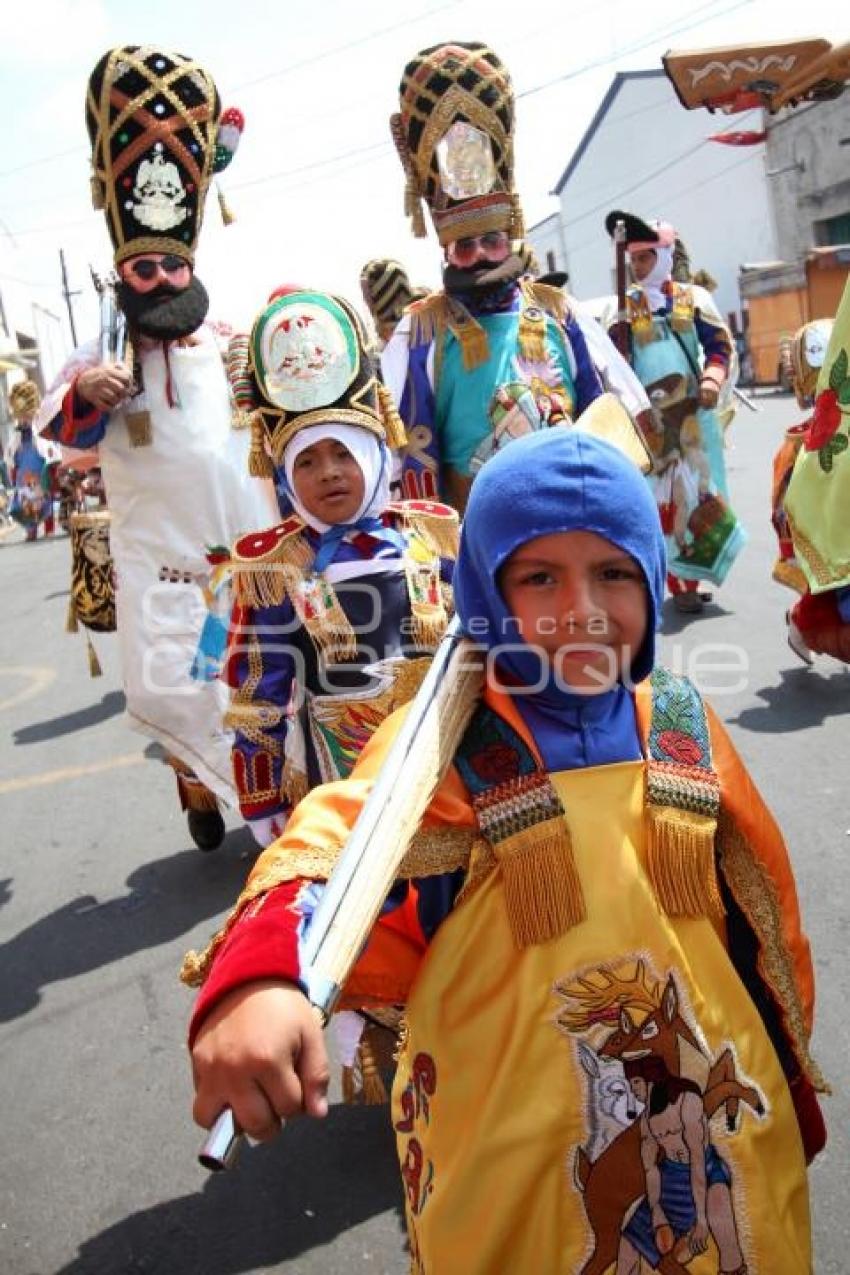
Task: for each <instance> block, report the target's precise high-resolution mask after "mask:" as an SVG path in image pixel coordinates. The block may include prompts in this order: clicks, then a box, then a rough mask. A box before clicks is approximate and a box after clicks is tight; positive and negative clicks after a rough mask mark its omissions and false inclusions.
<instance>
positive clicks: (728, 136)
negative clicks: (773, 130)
mask: <svg viewBox="0 0 850 1275" xmlns="http://www.w3.org/2000/svg"><path fill="white" fill-rule="evenodd" d="M766 137H767V133H756V132H750V133H712V134H711V135H710V136H709V137H708V139H707V140H708V141H709V142H722V143H723V145H724V146H757V145H758V143H759V142H763V141H764V139H765V138H766Z"/></svg>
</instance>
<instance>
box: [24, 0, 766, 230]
mask: <svg viewBox="0 0 850 1275" xmlns="http://www.w3.org/2000/svg"><path fill="white" fill-rule="evenodd" d="M458 2H459V0H454V3H458ZM717 3H718V0H710V3H709V4H708V5H703V6H702V9H698V10H696V12H697V13H701V12H703V11H704V10H705V9H706V8H711V7H713V6H714V5H715V4H717ZM752 3H754V0H738V2H737V3H736V4H734V5H732V6H731V7H730V8H727V9H724V10H721V11H720V12H718V13H714V14H709V15H707V16H705V17H703V18H700V19H699V20H698V21H697V22H689V23H688V24H687V25H685V26H679V27H676V28H675V29H673V30H668V29H667V28H666V27H662V28H659V29H658V30H657V31H656V32H655V33H654V34H653V35H651V36H650V37H648V38H647V40H645V41H644V42H642V43H641V44H639V45H633V46H628V47H627V48H626V49H621V50H618V51H617V52H616V53H613V54H610V55H608V56H607V57H605V58H600V59H598V60H597V61H596V62H589V63H585V64H584V65H583V66H581V67H577V68H574V69H573V70H572V71H568V72H567V73H566V74H565V75H562V76H558V77H557V78H556V79H554V80H548V81H545V82H543V83H541V84H538V85H535V86H533V87H532V88H530V89H525V90H523V91H522V92H521V93H518V94H516V97H517V99H520V98H525V97H530V96H531V95H533V94H535V93H538V92H541V91H542V90H543V89H546V88H550V87H552V86H553V85H555V84H559V83H562V82H564V81H566V80H570V79H575V78H578V77H579V76H581V75H583V74H584V73H585V72H586V71H589V70H593V69H595V68H597V67H599V66H604V65H606V64H610V63H611V62H617V61H619V60H620V59H621V58H623V57H625V56H627V55H628V54H629V53H632V52H637V51H639V49H643V48H646V47H648V46H649V45H651V44H654V43H655V42H656V41H657V40H658V39H662V38H664V37H665V36H666V35H676V34H681V33H682V32H684V31H690V30H692V29H694V28H695V27H699V26H702V25H704V23H705V22H707V21H713V20H714V18H716V17H723V16H724V15H726V14H728V13H731V12H733V11H735V10H736V9H741V8H743V7H745V6H746V5H748V4H752ZM450 7H452V5H444V6H443V8H450ZM430 12H431V13H435V12H440V10H431V11H430ZM421 16H423V17H424V16H428V15H421ZM416 20H419V19H416ZM405 25H409V23H408V22H404V23H398V24H396V25H395V26H393V27H387V28H384V29H383V30H382V31H380V32H375V33H373V34H372V35H371V36H370V37H368V38H369V39H374V38H377V36H379V35H381V34H386V32H387V31H390V30H396V29H398V27H399V26H405ZM364 42H365V37H364V39H363V40H360V41H353V42H351V44H350V45H344V46H340V48H339V49H336V50H331V51H329V52H327V53H325V54H323V55H321V56H322V57H332V56H334V54H335V53H337V52H340V51H341V50H342V49H344V48H348V47H353V46H354V45H356V44H362V43H364ZM317 60H319V55H316V58H314V59H306V60H305V61H304V63H303V64H304V65H306V64H307V62H309V61H317ZM300 65H302V63H293V64H292V66H290V67H288V68H286V69H285V70H286V71H289V70H292V69H293V68H294V67H295V66H300ZM284 73H285V72H284V71H281V72H274V73H273V74H274V75H278V74H284ZM261 78H263V79H266V78H271V76H268V77H261ZM256 82H258V81H252V83H256ZM243 87H245V86H244V85H243ZM384 147H387V149H388V146H387V143H384V142H380V143H377V142H373V143H371V144H370V145H368V146H365V147H355V148H352V149H350V150H347V151H341V152H340V153H339V154H337V155H334V156H332V157H330V158H329V159H325V160H315V161H313V162H312V163H310V164H305V165H302V166H301V167H299V168H294V169H281V170H279V171H278V172H276V173H267V174H264V175H263V176H262V177H259V178H255V179H250V180H249V181H246V182H240V183H239V184H234V185H233V186H229V187H228V189H232V190H238V189H246V188H248V187H249V186H254V185H259V184H265V183H267V182H270V181H273V180H275V179H277V178H279V177H288V176H292V175H295V174H298V173H301V172H306V171H308V170H312V169H315V168H321V167H327V166H328V165H329V164H335V163H340V162H345V161H346V160H349V159H350V158H352V157H355V156H358V155H360V154H364V153H366V152H368V151H377V150H378V149H384ZM66 153H67V152H66ZM40 162H46V161H33V165H34V164H35V163H40ZM671 162H678V160H676V161H671ZM31 166H32V165H31ZM9 171H12V170H9ZM5 175H7V174H3V173H0V177H2V176H5ZM623 193H625V194H628V193H629V192H628V191H625V192H623ZM85 224H87V223H86V222H82V221H74V222H65V223H58V224H56V225H54V226H52V227H42V228H39V229H36V230H24V231H15V232H14V233H15V234H18V235H22V236H23V235H33V234H45V233H47V232H48V231H49V230H64V229H74V228H76V227H77V226H81V225H85Z"/></svg>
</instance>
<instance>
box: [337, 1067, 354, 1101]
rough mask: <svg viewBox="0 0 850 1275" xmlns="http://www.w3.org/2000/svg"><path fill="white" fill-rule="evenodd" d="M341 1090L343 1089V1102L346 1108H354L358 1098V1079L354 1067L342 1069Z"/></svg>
mask: <svg viewBox="0 0 850 1275" xmlns="http://www.w3.org/2000/svg"><path fill="white" fill-rule="evenodd" d="M340 1088H341V1089H342V1101H343V1102H344V1103H345V1104H346V1106H348V1107H353V1106H354V1104H355V1103H356V1102H357V1098H358V1089H357V1078H356V1076H355V1073H354V1068H353V1067H343V1068H342V1072H341V1075H340Z"/></svg>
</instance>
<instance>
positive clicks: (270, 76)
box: [0, 0, 460, 178]
mask: <svg viewBox="0 0 850 1275" xmlns="http://www.w3.org/2000/svg"><path fill="white" fill-rule="evenodd" d="M458 4H460V0H449V3H447V4H443V5H440V7H439V8H437V9H428V10H426V11H425V12H424V13H420V14H419V15H418V16H417V17H413V18H411V17H406V18H405V19H404V20H403V21H401V22H396V23H394V24H393V25H392V26H388V27H381V29H380V30H379V31H370V32H369V33H368V34H367V35H364V36H361V37H360V38H359V39H357V40H350V41H349V42H348V43H346V44H340V45H337V46H336V48H333V49H326V50H325V51H324V52H323V53H315V54H313V55H312V56H311V57H308V58H301V59H300V61H298V62H290V63H289V65H288V66H284V67H281V68H280V69H279V70H277V71H269V72H268V73H267V74H265V75H259V76H257V77H256V78H255V79H253V80H243V81H242V83H241V84H237V85H235V86H234V88H233V92H234V93H240V92H241V91H242V90H243V89H247V88H253V87H254V86H255V85H257V84H265V83H266V82H267V81H268V80H275V79H279V78H280V77H281V76H282V75H289V74H290V73H291V72H293V71H300V70H301V69H302V68H303V67H305V66H314V65H315V64H316V63H317V62H323V61H325V60H326V59H327V58H333V57H336V56H337V54H339V53H346V52H347V51H348V50H349V49H356V48H360V47H362V46H363V45H364V44H369V43H370V41H372V40H378V39H380V37H381V36H383V35H388V34H390V33H391V32H393V31H398V30H400V29H401V28H402V27H409V26H413V25H414V23H416V22H421V21H423V20H424V19H425V18H430V17H433V16H434V14H437V13H442V12H443V11H444V10H446V9H454V8H457V6H458ZM85 150H86V147H85V146H72V147H71V148H70V149H69V150H65V151H57V152H56V154H54V155H45V156H43V158H41V159H31V160H29V161H28V162H27V163H26V164H18V165H17V166H16V167H15V168H6V169H4V170H3V171H2V172H0V178H3V177H12V176H13V175H14V174H15V173H22V172H24V171H26V170H27V169H30V168H38V167H40V166H41V165H42V164H52V163H53V161H54V160H57V159H65V158H66V157H67V156H68V155H79V154H83V153H84V152H85Z"/></svg>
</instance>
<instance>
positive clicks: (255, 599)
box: [224, 503, 457, 819]
mask: <svg viewBox="0 0 850 1275" xmlns="http://www.w3.org/2000/svg"><path fill="white" fill-rule="evenodd" d="M425 510H426V506H425V505H424V504H423V505H422V507H421V512H420V514H419V515H417V514H416V512H415V510H414V507H413V505H412V504H404V503H400V504H398V505H392V506H390V507H389V508H388V510H387V512H386V514H385V517H384V522H385V525H386V526H387V527H395V528H397V529H398V532H399V536H400V537H403V539H404V542H405V544H406V550H405V552H404V554H402V553H400V552H399V549H398V548H397V547H395V546H394V545H392V544H388V543H387V542H386V541H381V540H378V539H376V538H375V537H373V536H370V535H368V534H366V533H362V532H361V533H355V534H353V535H349V536H347V538H346V539H345V540H344V541H343V542H342V543H341V544H340V546H339V548H338V549H337V552H336V555H335V557H334V560H333V562H332V563H331V564H330V565H329V566H328V567H326V568H325V569H324V571H323V572H322V574H321V577H320V578H316V577H312V576H311V572H310V568H309V565H307V564H308V563H309V561H311V560H312V559H313V558H314V557H315V554H316V550H317V547H318V544H319V536H318V533H317V532H315V531H314V530H313V529H312V528H310V527H308V526H306V525H305V524H304V523H302V522H301V520H300V519H299V518H298V517H297V516H293V517H291V518H290V519H288V520H287V521H286V522H285V523H282V524H279V526H278V527H277V528H271V529H269V531H267V532H265V533H263V534H262V535H261V536H246V537H244V538H243V539H242V540H241V541H239V542H238V543H237V544H236V546H235V549H234V562H235V567H236V571H235V590H236V597H237V599H238V600H239V601H237V605H236V607H235V609H234V614H233V620H232V625H231V633H230V642H229V648H228V658H227V663H226V668H225V674H224V676H225V680H226V681H227V683H228V685H229V686H230V687H231V688H232V689H233V691H234V695H233V700H232V703H231V708H230V711H229V713H228V722H229V723H230V724H231V725H232V727H233V729H234V732H235V738H234V745H233V766H234V774H235V778H236V786H237V789H238V793H239V804H240V808H241V810H242V813H243V815H244V816H245V818H246V819H266V818H271V817H274V816H276V815H281V814H289V812H290V811H291V809H292V807H293V805H294V804H295V803H296V802H297V801H298V800H300V798H301V797H303V796H304V794H305V793H306V792H307V791H308V790H309V789H310V788H313V787H315V786H316V784H320V783H328V782H330V781H331V780H335V779H343V778H345V777H346V776H347V775H348V774H349V773H350V771H351V769H352V768H353V766H354V763H355V762H356V760H357V757H358V755H359V754H360V752H361V750H362V748H363V746H364V744H365V743H366V741H367V740H368V739H369V738H370V737H371V735H372V733H373V732H374V731H375V729H376V728H377V727H378V726H379V725H380V723H381V722H382V721H383V720H384V719H385V718H386V717H388V716H389V714H390V713H391V712H393V711H394V709H396V708H397V707H399V706H400V705H402V704H405V703H407V701H408V700H409V699H410V698H411V696H412V695H413V694H414V693H415V691H416V689H417V687H418V684H419V682H420V681H421V679H422V677H423V676H424V673H425V671H426V669H427V666H428V663H429V661H430V650H431V644H432V642H433V641H434V640H436V639H438V638H439V636H440V630H441V629H442V628H443V627H444V625H445V622H446V612H445V608H444V595H443V591H444V590H447V589H448V582H449V580H450V577H451V566H452V561H453V558H454V556H455V547H454V541H455V539H456V534H457V518H456V515H455V513H454V511H453V510H450V509H448V508H447V507H446V506H442V505H434V504H432V505H429V506H427V512H425ZM443 523H445V524H446V527H445V529H443V528H442V524H443ZM438 524H439V525H440V529H441V534H438V539H439V540H440V543H441V546H442V549H443V551H444V553H445V556H443V557H442V558H440V554H439V548H438V547H437V546H436V545H435V543H434V541H433V538H432V535H429V532H428V529H427V528H429V527H430V528H431V529H432V534H433V529H434V528H435V526H437V525H438ZM296 564H297V566H296ZM275 566H277V567H278V568H280V574H279V575H277V577H276V576H275V574H274V568H275ZM259 575H265V576H266V580H265V586H264V585H262V584H260V583H259V579H258V576H259ZM441 578H442V584H441ZM276 581H277V586H278V593H279V598H280V600H279V601H277V602H271V601H270V597H271V594H272V593H273V592H274V591H275V588H276ZM311 585H312V594H313V595H315V600H316V603H317V605H319V604H321V602H322V601H324V600H325V598H326V596H330V597H332V599H333V603H332V607H333V613H334V617H335V622H336V623H337V624H338V625H339V626H340V631H341V628H342V627H343V626H345V625H346V624H347V625H349V626H350V631H351V634H352V643H353V644H352V646H351V649H350V650H347V651H346V652H345V655H344V659H341V660H335V659H334V658H333V654H332V653H331V656H330V658H326V657H327V652H326V651H325V653H324V654H323V634H322V632H321V631H317V629H316V627H315V626H314V625H313V624H312V623H311V617H310V616H309V614H305V605H306V604H307V603H308V601H309V594H308V590H309V589H310V588H311ZM329 590H330V594H329V593H328V591H329ZM429 592H432V593H433V597H431V598H430V602H429V603H427V605H428V606H429V607H430V611H429V614H430V615H431V616H432V619H434V620H436V623H431V624H430V625H429V628H428V631H427V633H426V632H424V631H423V630H422V627H421V625H420V623H419V621H418V619H417V615H421V613H422V603H423V602H426V598H425V595H426V594H428V593H429ZM261 598H265V601H266V603H267V604H266V605H257V603H259V602H260V600H261ZM337 607H338V608H339V611H336V608H337ZM317 618H318V617H317ZM332 622H334V620H333V619H332ZM334 636H335V637H336V638H337V639H338V637H339V632H337V633H336V634H335V635H334Z"/></svg>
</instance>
